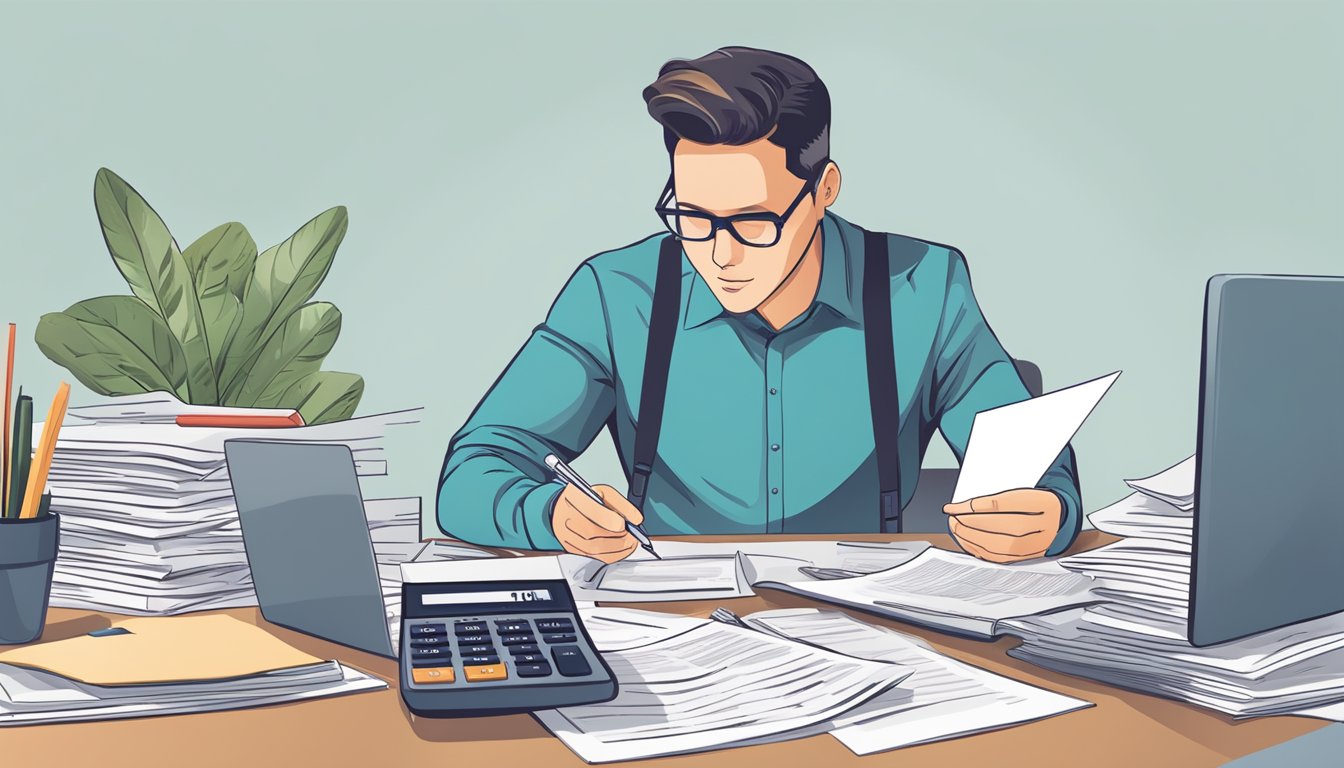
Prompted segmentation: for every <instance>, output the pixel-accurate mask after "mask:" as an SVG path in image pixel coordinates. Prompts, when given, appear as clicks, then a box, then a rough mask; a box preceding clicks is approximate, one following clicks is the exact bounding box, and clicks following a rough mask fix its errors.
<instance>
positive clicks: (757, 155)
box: [672, 139, 824, 314]
mask: <svg viewBox="0 0 1344 768" xmlns="http://www.w3.org/2000/svg"><path fill="white" fill-rule="evenodd" d="M672 174H673V179H674V182H675V185H676V186H675V189H674V190H673V192H674V193H675V195H676V200H677V206H678V207H680V208H683V209H691V210H698V211H703V212H706V213H712V214H714V215H717V216H731V215H733V214H736V213H749V212H762V211H764V212H769V213H774V214H777V215H778V214H783V213H784V211H785V210H786V209H787V208H788V207H789V204H790V203H792V202H793V201H794V199H795V198H796V197H797V196H798V193H799V192H800V191H801V190H802V188H803V185H804V184H805V182H804V181H803V180H802V179H799V178H798V177H797V176H794V175H793V174H792V173H790V172H789V170H788V168H787V167H786V166H785V155H784V150H783V149H782V148H781V147H778V146H776V145H774V144H771V143H770V141H769V140H768V139H759V140H757V141H754V142H752V143H750V144H743V145H739V146H730V145H724V144H696V143H694V142H691V141H687V140H686V139H682V140H680V141H678V142H677V145H676V148H675V149H674V151H673V153H672ZM823 213H824V208H822V207H821V206H819V205H817V204H816V197H815V196H814V195H811V194H809V195H808V196H807V197H805V198H803V200H802V201H801V202H800V203H799V204H798V207H797V208H795V209H794V211H793V214H792V215H791V216H789V218H788V220H787V221H785V222H784V226H783V228H782V230H781V232H780V237H779V242H777V243H775V244H774V245H771V246H766V247H763V248H760V247H753V246H749V245H745V244H743V243H741V242H740V241H738V239H737V238H735V237H733V234H732V233H731V232H729V231H728V229H727V228H726V227H725V228H723V229H720V230H719V231H718V232H716V233H715V235H714V238H713V239H712V240H706V241H704V242H694V241H690V240H683V241H682V246H683V247H684V248H685V249H686V255H687V256H688V257H689V258H690V260H691V264H692V265H694V266H695V269H696V271H697V272H699V273H700V276H701V277H702V278H704V280H705V283H707V284H708V285H709V287H710V288H711V289H713V291H714V296H715V297H716V298H717V299H718V300H719V303H721V304H722V305H723V307H724V309H726V310H728V311H729V312H733V313H739V314H740V313H744V312H750V311H752V310H754V309H756V308H757V307H759V306H760V305H761V303H762V302H764V301H765V300H766V299H767V298H769V297H770V296H771V295H773V294H774V292H775V290H776V289H777V288H779V286H780V284H781V283H783V282H784V280H785V278H787V277H788V276H789V274H790V272H791V271H792V270H793V268H794V267H795V266H797V264H798V262H799V260H800V259H802V257H803V252H804V250H805V249H806V248H807V247H808V241H809V240H810V239H811V237H812V233H813V231H814V230H815V228H816V227H817V224H818V223H819V221H820V220H821V216H822V214H823Z"/></svg>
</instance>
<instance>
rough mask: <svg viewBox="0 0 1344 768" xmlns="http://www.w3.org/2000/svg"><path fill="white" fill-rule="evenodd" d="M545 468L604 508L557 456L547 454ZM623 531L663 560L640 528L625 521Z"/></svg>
mask: <svg viewBox="0 0 1344 768" xmlns="http://www.w3.org/2000/svg"><path fill="white" fill-rule="evenodd" d="M546 468H547V469H549V470H551V471H552V472H554V473H555V476H556V477H558V478H560V479H561V480H563V481H565V482H567V483H571V484H573V485H574V487H575V488H578V489H579V490H580V491H583V492H584V494H585V495H587V496H588V498H590V499H592V500H593V501H596V502H597V503H598V504H601V505H603V506H606V502H605V501H603V500H602V497H601V496H599V495H598V494H597V491H595V490H593V486H591V485H589V484H588V481H587V480H584V479H583V478H582V477H579V473H578V472H575V471H574V470H573V469H572V468H571V467H570V466H569V465H568V464H566V463H565V462H563V461H561V460H560V457H559V456H556V455H555V454H554V453H552V454H548V455H547V456H546ZM625 530H627V531H629V532H630V535H631V536H634V537H635V541H638V542H639V545H640V546H641V547H643V548H645V549H647V550H648V551H649V554H650V555H653V556H654V557H656V558H658V559H659V560H662V559H663V558H662V556H661V555H659V554H658V553H657V552H654V551H653V542H652V541H649V535H648V534H647V533H645V532H644V528H643V527H642V526H638V525H635V524H634V523H632V522H630V521H629V520H627V521H625Z"/></svg>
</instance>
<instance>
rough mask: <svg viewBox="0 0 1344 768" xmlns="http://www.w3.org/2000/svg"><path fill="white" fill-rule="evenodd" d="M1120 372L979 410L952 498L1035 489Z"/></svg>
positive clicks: (954, 500) (956, 499)
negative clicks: (989, 408) (1009, 403)
mask: <svg viewBox="0 0 1344 768" xmlns="http://www.w3.org/2000/svg"><path fill="white" fill-rule="evenodd" d="M1119 377H1120V371H1116V372H1115V373H1111V374H1108V375H1106V376H1102V377H1101V378H1098V379H1093V380H1091V381H1088V382H1084V383H1082V384H1076V385H1074V386H1072V387H1067V388H1065V389H1059V390H1055V391H1054V392H1050V393H1047V394H1044V395H1041V396H1040V397H1034V398H1032V399H1030V400H1023V401H1022V402H1019V403H1012V404H1011V405H1004V406H1000V407H998V408H993V409H991V410H988V411H981V412H979V413H977V414H975V421H974V422H972V424H971V437H970V439H969V441H968V442H967V444H966V454H965V456H963V457H962V461H961V471H960V474H958V475H957V487H956V490H955V491H953V493H952V501H953V502H961V501H966V500H968V499H973V498H975V497H977V496H989V495H992V494H995V493H1000V492H1002V491H1007V490H1012V489H1014V488H1034V487H1035V486H1036V483H1038V482H1040V479H1041V477H1042V476H1044V475H1045V473H1046V471H1048V470H1049V469H1050V465H1051V464H1053V463H1054V461H1055V459H1056V458H1058V457H1059V454H1060V451H1063V450H1064V446H1066V445H1068V444H1069V440H1071V439H1072V438H1073V435H1074V433H1076V432H1077V431H1078V428H1079V427H1081V426H1082V425H1083V421H1084V420H1086V419H1087V417H1088V414H1090V413H1092V409H1094V408H1096V407H1097V403H1099V402H1101V398H1102V396H1104V395H1105V394H1106V392H1107V390H1109V389H1110V388H1111V385H1112V384H1114V383H1115V380H1116V379H1117V378H1119Z"/></svg>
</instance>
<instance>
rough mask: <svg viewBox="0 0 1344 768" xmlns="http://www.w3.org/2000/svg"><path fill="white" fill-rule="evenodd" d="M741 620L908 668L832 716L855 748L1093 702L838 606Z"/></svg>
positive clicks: (861, 751)
mask: <svg viewBox="0 0 1344 768" xmlns="http://www.w3.org/2000/svg"><path fill="white" fill-rule="evenodd" d="M743 619H744V620H745V621H746V623H747V624H748V625H750V626H753V627H757V628H760V629H762V630H764V631H767V632H773V633H775V634H778V635H780V636H782V637H788V638H792V639H794V640H799V641H802V642H805V643H809V644H811V645H815V646H818V647H821V648H827V649H830V650H832V651H835V652H836V653H843V654H845V655H846V656H854V657H856V658H861V659H874V660H877V661H886V662H891V663H895V664H900V665H902V666H906V667H909V668H911V669H913V670H914V673H913V674H912V675H910V677H909V678H907V679H906V680H904V681H902V682H901V684H900V685H899V686H897V687H896V688H893V689H891V690H888V691H886V692H885V693H882V694H881V695H879V696H877V697H874V698H873V699H870V700H869V701H868V703H867V704H864V705H862V706H860V707H858V708H856V709H854V710H851V711H850V712H847V713H846V714H845V715H844V716H843V718H842V719H841V721H839V722H837V723H835V728H834V729H833V730H831V735H832V736H834V737H835V738H837V739H839V740H840V742H841V743H842V744H844V745H845V746H846V747H849V749H850V750H851V751H852V752H854V753H855V754H858V755H868V754H872V753H874V752H881V751H884V750H888V749H896V748H898V747H908V746H911V745H914V744H925V743H928V742H931V741H940V740H943V739H951V738H956V737H958V736H967V735H970V734H973V733H981V732H983V731H988V730H992V729H996V728H1004V727H1007V726H1011V725H1017V724H1020V723H1025V722H1029V721H1032V720H1041V719H1044V718H1047V717H1053V716H1055V715H1060V714H1064V713H1065V712H1072V711H1074V710H1078V709H1083V708H1085V707H1090V706H1092V704H1091V703H1090V702H1086V701H1083V700H1082V699H1075V698H1073V697H1071V696H1064V695H1061V694H1058V693H1054V692H1052V691H1047V690H1045V689H1044V688H1037V687H1036V686H1033V685H1027V684H1026V683H1020V682H1018V681H1016V680H1012V679H1010V678H1007V677H1003V676H1002V675H996V674H994V673H993V672H990V671H988V670H984V669H981V668H979V667H975V666H972V665H970V664H965V663H963V662H960V661H957V660H956V659H953V658H950V657H948V656H944V655H943V654H941V653H939V652H938V651H936V650H934V649H933V648H931V647H929V645H928V644H927V643H925V642H924V641H923V640H921V639H919V638H917V637H914V636H912V635H906V634H903V633H900V632H896V631H894V630H891V629H886V628H884V627H878V626H874V625H872V624H868V623H866V622H863V621H860V620H858V619H855V618H853V617H851V616H848V615H846V614H844V613H841V612H839V611H819V610H817V609H815V608H788V609H783V610H777V611H760V612H758V613H753V614H751V615H749V616H745V617H743ZM892 705H895V709H894V710H893V709H892Z"/></svg>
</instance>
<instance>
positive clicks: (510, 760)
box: [0, 531, 1325, 768]
mask: <svg viewBox="0 0 1344 768" xmlns="http://www.w3.org/2000/svg"><path fill="white" fill-rule="evenodd" d="M687 538H688V539H698V540H704V541H729V540H734V539H732V538H730V537H723V536H704V537H687ZM770 538H772V539H776V540H777V539H779V538H784V537H779V536H776V537H770ZM789 538H800V539H801V538H818V537H816V536H810V537H805V536H797V537H789ZM836 538H844V539H848V540H859V539H862V540H869V541H889V540H893V539H918V538H926V539H931V540H933V541H934V543H935V544H937V545H939V546H949V540H948V537H947V536H931V535H927V534H925V535H918V536H893V535H870V536H857V535H846V536H843V537H839V536H837V537H836ZM739 540H740V539H739ZM1109 540H1111V539H1110V537H1107V536H1105V535H1104V534H1099V533H1097V532H1095V531H1087V532H1084V534H1083V536H1082V537H1081V538H1080V540H1079V543H1078V545H1077V547H1076V548H1077V549H1089V548H1091V547H1095V546H1098V545H1100V544H1102V543H1104V542H1106V541H1109ZM724 603H726V604H727V605H729V606H730V607H731V608H732V609H733V610H734V611H735V612H737V613H738V614H747V613H751V612H753V611H759V610H766V609H770V608H788V607H799V606H809V605H818V603H815V602H812V601H810V600H807V599H804V598H800V597H796V596H793V595H788V594H784V593H781V592H776V591H773V590H762V594H760V595H757V596H755V597H749V598H739V599H735V600H729V601H723V600H716V601H695V602H680V603H642V604H637V605H636V604H631V607H639V608H645V609H648V610H660V611H670V612H674V613H681V614H685V615H691V616H708V615H709V613H710V611H712V610H713V609H714V608H715V607H716V606H718V605H720V604H724ZM837 610H838V609H837ZM221 612H222V613H228V614H230V615H233V616H236V617H238V618H241V619H243V620H245V621H249V622H252V623H255V624H258V625H260V626H263V627H266V628H267V629H268V630H269V631H271V632H273V633H274V634H275V635H276V636H277V637H280V638H282V639H284V640H285V641H287V642H289V643H292V644H293V645H294V646H296V647H298V648H301V649H303V650H305V651H307V652H309V653H312V654H314V655H316V656H320V657H322V658H335V659H340V660H341V661H342V662H344V663H346V664H349V665H350V666H353V667H356V668H359V669H361V670H364V671H366V672H369V673H371V674H374V675H377V676H379V677H381V678H383V679H384V680H386V681H387V682H388V683H389V687H388V689H387V690H383V691H375V692H371V693H359V694H353V695H348V696H342V697H337V698H331V699H318V700H313V701H308V702H301V703H295V704H284V705H278V706H270V707H262V708H259V709H246V710H236V711H229V712H216V713H207V714H197V715H179V716H170V717H148V718H140V719H133V720H112V721H104V722H89V723H70V724H61V725H31V726H20V727H6V728H0V755H2V756H3V759H4V761H5V762H6V764H8V765H31V766H39V765H65V764H71V763H74V762H75V760H76V758H78V759H79V762H81V763H84V764H88V765H96V766H99V768H104V767H105V766H114V765H132V764H134V765H170V764H171V765H188V766H193V768H194V767H195V766H206V765H246V766H263V765H285V766H308V765H339V766H352V765H354V766H370V767H372V766H384V765H436V766H437V765H443V766H472V767H473V768H474V767H475V766H483V767H484V766H502V767H503V768H513V766H582V765H585V763H584V762H583V761H582V760H580V759H579V758H578V757H576V756H575V755H574V754H573V753H572V752H570V751H569V750H568V749H566V748H565V746H564V745H563V744H561V743H560V741H559V740H557V739H554V738H551V736H550V735H549V734H548V733H547V731H546V730H545V729H544V728H542V727H541V725H540V724H539V723H537V722H536V721H535V720H533V719H532V717H531V716H528V715H510V716H504V717H487V718H467V719H459V720H435V719H427V718H419V717H414V716H412V715H411V714H410V712H408V711H407V710H406V708H405V706H404V705H403V704H402V702H401V697H400V695H399V694H398V692H397V666H396V662H395V661H392V660H389V659H383V658H380V657H377V656H372V655H369V654H366V653H362V652H359V651H354V650H351V649H349V648H346V647H343V646H340V645H336V644H333V643H328V642H325V641H322V640H318V639H316V638H312V637H309V636H307V635H303V634H300V633H297V632H293V631H290V630H287V629H284V628H282V627H277V626H274V625H272V624H269V623H267V622H266V621H265V620H264V619H262V617H261V613H260V611H258V610H257V609H255V608H243V609H233V610H227V611H221ZM861 616H862V618H863V619H864V620H865V621H869V622H873V623H877V624H886V625H888V626H891V627H894V628H897V629H900V630H902V631H905V632H910V633H913V634H917V635H919V636H921V637H924V638H926V639H927V640H929V641H930V642H931V643H932V644H933V645H934V646H935V647H937V648H938V649H939V650H941V651H943V652H944V653H947V654H948V655H950V656H954V657H956V658H958V659H961V660H963V661H966V662H970V663H973V664H976V665H979V666H981V667H984V668H986V669H989V670H992V671H994V672H998V673H1001V674H1004V675H1007V676H1008V677H1012V678H1015V679H1018V680H1022V681H1025V682H1028V683H1034V684H1036V685H1040V686H1042V687H1045V688H1049V689H1051V690H1054V691H1058V692H1060V693H1064V694H1069V695H1072V696H1076V697H1078V698H1081V699H1085V700H1087V701H1090V702H1093V703H1094V704H1095V705H1096V706H1094V707H1091V708H1089V709H1085V710H1081V711H1078V712H1073V713H1069V714H1066V715H1061V716H1059V717H1054V718H1050V719H1048V720H1043V721H1039V722H1035V723H1029V724H1026V725H1021V726H1017V727H1014V728H1007V729H1004V730H1001V731H995V732H992V733H985V734H980V735H977V736H971V737H964V738H960V739H954V740H951V741H944V742H939V743H935V744H927V745H923V746H917V747H907V748H905V749H898V750H894V751H891V752H886V753H882V754H878V755H870V756H867V757H862V758H860V757H856V756H854V754H853V753H851V752H850V751H849V750H847V749H845V747H844V746H842V745H841V744H840V742H838V741H836V740H835V739H833V738H832V737H830V736H829V735H822V736H814V737H811V738H807V739H801V740H795V741H786V742H779V743H775V744H767V745H763V746H756V747H746V748H739V749H732V750H719V751H717V752H706V753H702V754H698V755H687V756H681V757H670V758H661V759H659V760H657V761H656V762H654V763H650V762H647V761H644V762H642V763H639V765H659V766H662V765H668V766H720V765H731V766H733V768H751V767H752V766H771V767H772V768H778V767H781V766H817V765H835V764H839V763H848V764H855V765H865V766H886V765H901V766H920V765H951V766H976V765H982V766H996V765H1007V766H1016V765H1030V766H1079V765H1084V766H1089V768H1090V767H1092V766H1158V765H1180V766H1213V765H1221V764H1222V763H1224V762H1226V761H1228V760H1230V759H1232V758H1235V757H1239V756H1241V755H1245V754H1248V753H1250V752H1255V751H1257V750H1260V749H1263V748H1265V747H1268V746H1270V745H1273V744H1276V743H1279V742H1282V741H1286V740H1288V739H1290V738H1293V737H1295V736H1299V735H1301V734H1304V733H1307V732H1309V731H1313V730H1315V729H1317V728H1320V727H1322V726H1323V725H1325V723H1324V722H1322V721H1320V720H1313V719H1308V718H1299V717H1274V718H1260V719H1255V720H1249V721H1244V722H1236V721H1233V720H1232V719H1231V718H1229V717H1225V716H1222V715H1219V714H1215V713H1213V712H1210V711H1208V710H1204V709H1200V708H1197V707H1193V706H1189V705H1186V704H1181V703H1178V702H1174V701H1169V700H1167V699H1161V698H1157V697H1153V696H1147V695H1144V694H1139V693H1133V692H1129V691H1124V690H1120V689H1116V688H1111V687H1108V686H1105V685H1101V684H1098V683H1093V682H1089V681H1087V680H1084V679H1081V678H1075V677H1071V676H1068V675H1060V674H1055V673H1053V672H1048V671H1045V670H1042V669H1039V668H1037V667H1033V666H1031V665H1029V664H1025V663H1023V662H1020V661H1017V660H1016V659H1011V658H1008V656H1007V655H1006V653H1005V652H1006V651H1007V650H1008V649H1009V648H1011V647H1012V646H1013V645H1014V644H1015V643H1016V642H1017V641H1016V640H1013V639H1011V638H1001V639H999V640H998V641H996V642H993V643H986V642H978V641H975V640H965V639H960V638H955V637H950V636H947V635H942V634H939V633H937V632H933V631H930V630H924V629H921V628H918V627H913V626H911V625H906V624H901V623H899V622H889V621H884V620H882V619H879V618H877V617H874V616H869V615H863V614H861ZM108 623H109V619H108V617H107V616H105V615H102V614H97V613H90V612H88V611H74V610H66V609H52V610H51V611H50V612H49V614H48V617H47V627H46V632H45V634H44V635H43V639H44V640H53V639H58V638H61V637H69V636H72V635H78V634H83V633H86V632H90V631H93V630H95V629H98V628H101V627H105V626H107V625H108ZM201 650H205V649H193V651H195V652H200V651H201ZM632 765H633V764H632Z"/></svg>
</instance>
